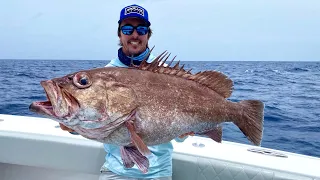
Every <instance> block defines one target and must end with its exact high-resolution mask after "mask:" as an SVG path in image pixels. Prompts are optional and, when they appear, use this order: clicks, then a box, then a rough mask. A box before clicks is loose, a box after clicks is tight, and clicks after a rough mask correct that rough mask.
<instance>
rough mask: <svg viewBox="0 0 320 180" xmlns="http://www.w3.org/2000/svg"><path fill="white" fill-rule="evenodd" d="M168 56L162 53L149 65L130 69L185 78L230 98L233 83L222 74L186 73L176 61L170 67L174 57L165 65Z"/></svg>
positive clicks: (211, 72)
mask: <svg viewBox="0 0 320 180" xmlns="http://www.w3.org/2000/svg"><path fill="white" fill-rule="evenodd" d="M152 50H153V48H152V49H151V50H150V52H151V51H152ZM150 52H149V53H150ZM169 56H170V54H169V53H168V52H167V51H164V52H163V53H161V54H160V55H159V56H158V57H156V58H155V59H154V60H153V61H152V62H151V63H148V62H147V61H146V60H143V62H142V63H141V64H140V65H139V66H131V68H137V69H140V70H144V71H151V72H154V73H161V74H168V75H172V76H177V77H181V78H185V79H188V80H192V81H195V82H197V83H199V84H201V85H204V86H206V87H208V88H210V89H212V90H214V91H215V92H217V93H218V94H220V95H221V96H223V97H224V98H228V97H230V96H231V93H232V90H233V82H232V80H231V79H229V78H228V77H227V76H226V75H224V74H223V73H221V72H218V71H204V72H198V73H196V74H192V73H191V70H192V69H190V70H188V71H186V70H185V69H184V65H182V66H180V61H178V62H177V63H176V64H175V65H174V66H171V64H172V63H173V61H174V59H175V57H176V56H175V57H174V58H173V59H172V60H171V62H170V63H169V64H166V63H165V62H166V61H167V59H168V58H169Z"/></svg>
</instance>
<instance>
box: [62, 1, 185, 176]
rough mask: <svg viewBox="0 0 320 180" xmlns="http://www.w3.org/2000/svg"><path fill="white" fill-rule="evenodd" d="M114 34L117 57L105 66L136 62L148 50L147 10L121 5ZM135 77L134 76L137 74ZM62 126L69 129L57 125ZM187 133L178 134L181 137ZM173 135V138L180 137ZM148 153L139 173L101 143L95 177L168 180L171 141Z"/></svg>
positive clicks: (116, 148) (116, 150)
mask: <svg viewBox="0 0 320 180" xmlns="http://www.w3.org/2000/svg"><path fill="white" fill-rule="evenodd" d="M118 24H119V25H118V37H119V40H120V43H119V45H120V46H121V47H120V48H119V50H118V57H117V58H115V59H113V60H111V61H110V63H109V64H107V65H106V67H112V66H115V67H128V66H129V65H130V63H131V62H133V64H135V65H139V64H140V63H141V62H142V60H143V59H144V58H146V56H147V55H148V54H149V51H150V49H149V47H148V40H149V38H150V37H151V35H152V30H151V29H150V25H151V23H150V22H149V17H148V12H147V10H146V9H144V8H143V7H141V6H138V5H135V4H133V5H130V6H127V7H124V8H123V9H122V10H121V12H120V19H119V21H118ZM154 58H155V56H153V55H152V54H150V55H149V57H147V62H151V61H152V60H153V59H154ZM137 78H138V77H137ZM60 126H61V128H62V129H63V130H69V131H70V129H68V128H66V127H65V126H63V125H60ZM187 135H189V134H185V135H183V136H180V138H184V137H185V136H187ZM180 138H177V139H176V141H177V142H181V141H183V139H180ZM148 148H149V149H150V151H151V153H152V155H151V156H150V157H148V159H149V163H150V165H149V170H148V172H147V173H146V174H143V173H142V172H141V171H140V170H139V169H138V168H137V166H133V167H132V168H126V167H124V165H123V163H122V159H121V156H120V147H119V146H115V145H110V144H104V149H105V151H106V153H107V155H106V157H105V159H106V161H105V163H104V165H103V166H102V168H101V175H100V177H99V180H107V179H108V180H109V179H119V180H120V179H121V180H122V179H123V180H124V179H153V180H171V179H172V150H173V147H172V144H171V142H169V143H165V144H160V145H156V146H149V147H148Z"/></svg>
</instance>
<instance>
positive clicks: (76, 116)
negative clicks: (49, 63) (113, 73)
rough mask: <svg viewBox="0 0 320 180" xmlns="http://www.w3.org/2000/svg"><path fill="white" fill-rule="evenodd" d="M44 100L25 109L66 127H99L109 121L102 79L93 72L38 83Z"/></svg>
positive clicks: (83, 72)
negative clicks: (41, 88)
mask: <svg viewBox="0 0 320 180" xmlns="http://www.w3.org/2000/svg"><path fill="white" fill-rule="evenodd" d="M40 84H41V86H42V87H43V88H44V91H45V93H46V96H47V100H46V101H37V102H33V103H32V104H31V105H30V107H29V109H30V110H31V111H33V112H36V113H38V114H42V115H46V116H49V118H51V119H53V120H55V121H58V122H60V123H62V124H64V125H66V126H68V127H73V126H75V125H81V126H85V127H86V128H100V127H102V126H103V124H107V123H108V121H110V119H109V117H108V113H107V104H106V102H107V94H106V91H105V79H101V78H100V77H99V76H97V73H95V72H94V71H80V72H76V73H73V74H69V75H66V76H64V77H60V78H54V79H51V80H46V81H41V83H40Z"/></svg>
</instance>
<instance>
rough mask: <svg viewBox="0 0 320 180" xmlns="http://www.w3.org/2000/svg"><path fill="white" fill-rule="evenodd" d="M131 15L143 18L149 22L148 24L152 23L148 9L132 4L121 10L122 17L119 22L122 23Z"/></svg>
mask: <svg viewBox="0 0 320 180" xmlns="http://www.w3.org/2000/svg"><path fill="white" fill-rule="evenodd" d="M130 17H133V18H139V19H142V20H144V21H145V22H146V23H147V25H148V26H150V25H151V23H150V22H149V17H148V11H147V10H146V9H145V8H143V7H141V6H139V5H136V4H132V5H130V6H126V7H124V8H123V9H122V10H121V12H120V19H119V21H118V23H119V24H120V23H121V22H122V21H123V20H124V19H126V18H130Z"/></svg>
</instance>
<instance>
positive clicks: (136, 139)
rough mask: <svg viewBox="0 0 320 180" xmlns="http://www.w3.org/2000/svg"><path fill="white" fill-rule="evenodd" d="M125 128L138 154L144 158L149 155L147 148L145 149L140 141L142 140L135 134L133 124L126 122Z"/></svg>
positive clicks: (145, 146) (144, 145)
mask: <svg viewBox="0 0 320 180" xmlns="http://www.w3.org/2000/svg"><path fill="white" fill-rule="evenodd" d="M125 125H126V127H127V128H128V130H129V133H130V137H131V141H132V143H133V144H134V145H135V146H136V147H137V149H138V150H139V152H140V153H141V154H142V155H144V156H148V155H150V154H151V152H150V150H149V148H148V147H147V145H146V144H145V143H144V142H143V141H142V139H141V138H140V137H139V135H138V134H137V133H136V132H135V128H134V124H133V122H132V121H130V120H129V121H126V122H125Z"/></svg>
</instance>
